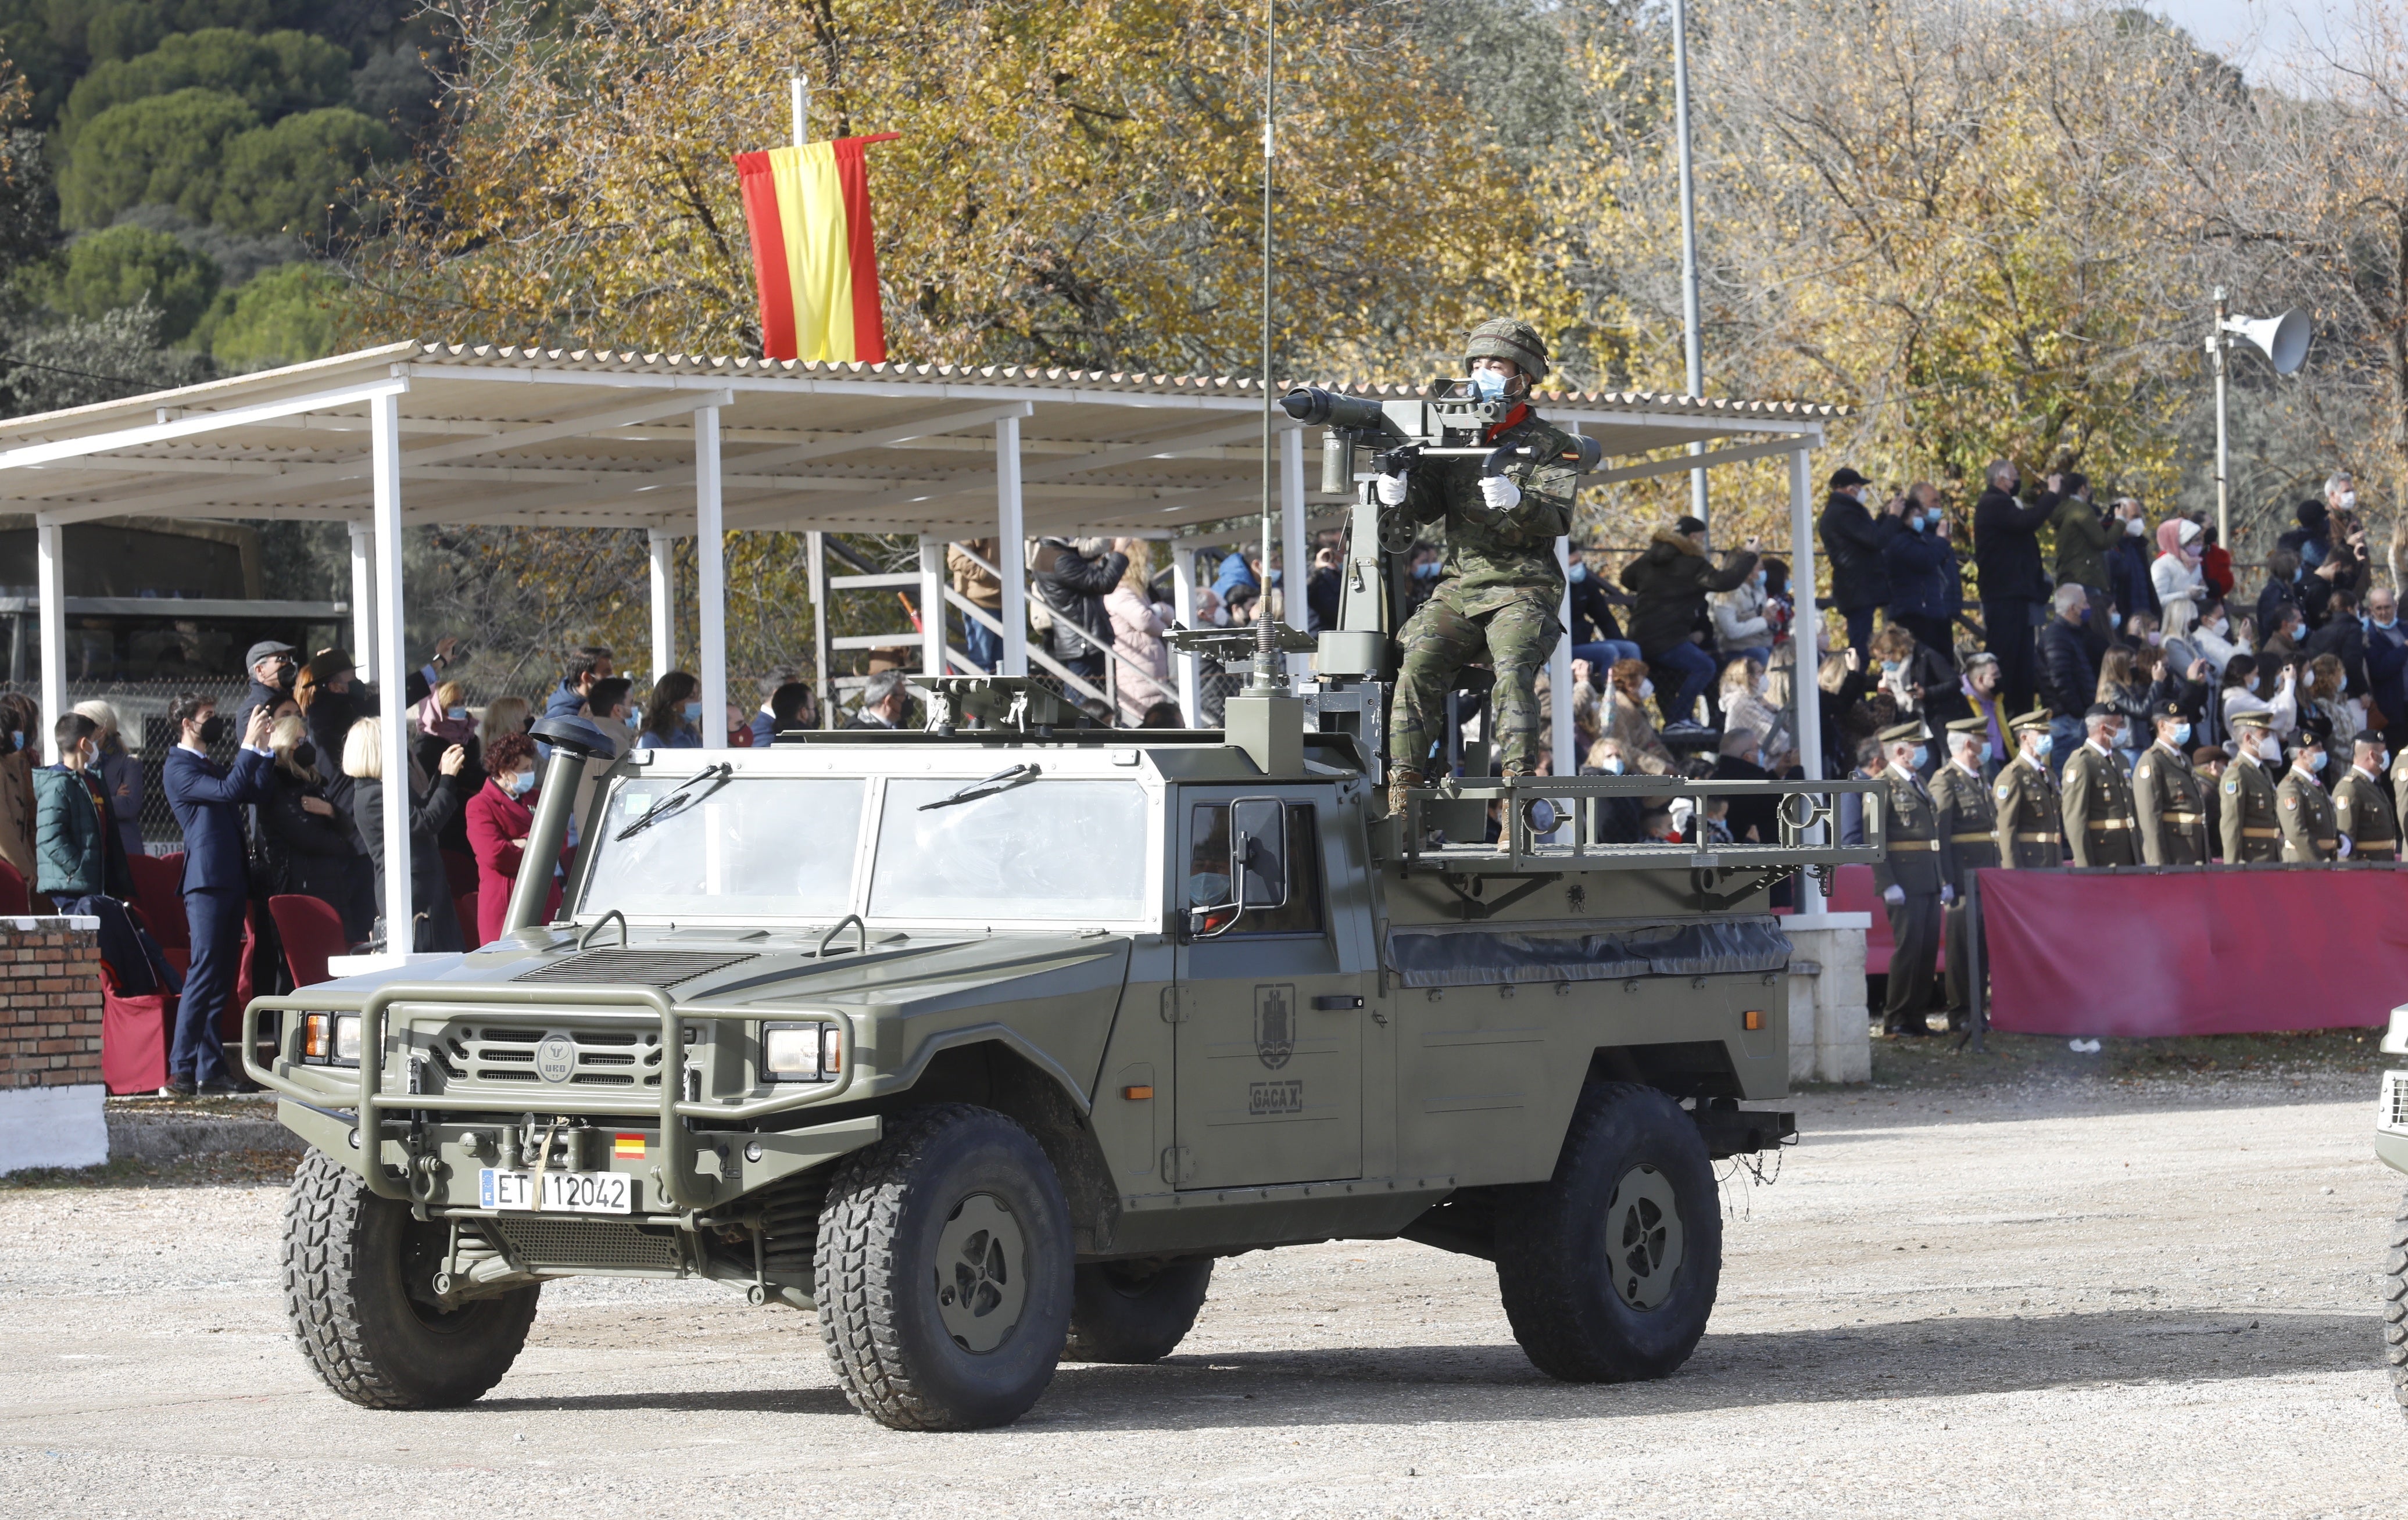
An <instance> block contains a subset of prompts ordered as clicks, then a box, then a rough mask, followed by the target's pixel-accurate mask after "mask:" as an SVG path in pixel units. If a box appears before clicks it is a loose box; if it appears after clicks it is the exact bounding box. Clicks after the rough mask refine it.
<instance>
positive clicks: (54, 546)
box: [27, 517, 67, 886]
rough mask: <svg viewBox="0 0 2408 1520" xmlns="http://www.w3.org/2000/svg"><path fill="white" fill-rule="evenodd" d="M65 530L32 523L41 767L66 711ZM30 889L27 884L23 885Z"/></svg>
mask: <svg viewBox="0 0 2408 1520" xmlns="http://www.w3.org/2000/svg"><path fill="white" fill-rule="evenodd" d="M65 532H66V530H65V529H64V528H62V527H60V526H59V525H58V524H57V523H55V522H52V521H50V519H47V518H41V517H36V519H34V558H35V561H36V568H35V572H34V577H35V587H34V593H35V598H36V601H37V602H39V603H40V604H41V614H40V616H41V624H42V722H41V729H42V735H41V739H40V741H39V743H40V744H41V746H42V755H43V763H45V764H49V765H56V764H57V763H58V762H59V741H58V738H57V736H56V735H54V734H53V733H52V732H50V729H51V726H52V725H53V724H55V723H57V722H58V720H59V715H60V714H61V713H64V712H65V711H66V710H67V565H66V551H65V542H64V540H65ZM27 885H28V886H30V885H32V884H31V883H28V884H27Z"/></svg>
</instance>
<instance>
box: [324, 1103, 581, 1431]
mask: <svg viewBox="0 0 2408 1520" xmlns="http://www.w3.org/2000/svg"><path fill="white" fill-rule="evenodd" d="M450 1243H451V1231H450V1229H449V1227H447V1226H444V1225H440V1224H432V1223H427V1222H423V1221H421V1220H418V1219H413V1218H411V1217H410V1214H409V1205H408V1204H406V1203H401V1202H397V1201H395V1200H392V1199H389V1198H379V1197H378V1196H377V1195H376V1194H374V1193H372V1192H370V1191H368V1186H367V1184H366V1182H365V1181H364V1180H362V1179H361V1177H360V1176H359V1174H358V1173H357V1172H351V1171H348V1170H346V1169H345V1168H343V1167H341V1166H338V1165H337V1164H336V1163H335V1162H334V1161H332V1160H330V1159H328V1158H327V1157H326V1155H325V1153H324V1152H322V1151H315V1150H313V1151H311V1152H309V1154H308V1155H307V1156H305V1157H303V1158H301V1165H300V1166H299V1167H298V1168H297V1169H296V1170H295V1171H294V1173H293V1191H292V1193H291V1195H290V1196H289V1197H288V1198H287V1199H286V1200H285V1205H284V1307H285V1311H286V1313H287V1314H291V1315H292V1318H293V1331H294V1335H296V1336H298V1337H299V1338H300V1342H301V1350H302V1354H303V1355H305V1356H307V1357H308V1358H309V1365H310V1366H311V1367H312V1368H313V1369H315V1370H316V1371H317V1373H318V1376H319V1377H320V1378H321V1379H322V1380H323V1381H324V1383H325V1385H326V1386H327V1387H329V1388H332V1389H334V1390H335V1392H337V1393H338V1394H340V1395H342V1396H343V1397H344V1398H345V1399H350V1400H351V1402H352V1403H355V1404H364V1405H366V1406H367V1407H368V1408H370V1409H448V1408H451V1407H452V1406H454V1405H459V1404H465V1403H468V1402H470V1401H471V1400H473V1399H477V1398H478V1397H480V1395H482V1394H483V1393H484V1392H485V1391H486V1390H487V1389H489V1388H491V1387H492V1386H493V1385H495V1384H496V1383H499V1382H500V1381H501V1380H502V1374H503V1373H505V1372H507V1371H509V1370H510V1363H512V1362H513V1361H516V1360H517V1359H518V1355H519V1348H520V1347H522V1346H523V1345H525V1344H526V1337H527V1327H528V1326H530V1325H532V1324H534V1323H535V1311H536V1300H537V1298H538V1295H540V1294H541V1292H542V1291H543V1289H542V1287H541V1286H540V1285H534V1286H527V1287H522V1288H513V1289H511V1290H510V1291H509V1292H508V1293H504V1294H500V1295H498V1296H496V1297H494V1298H490V1299H475V1300H469V1301H467V1302H466V1303H455V1304H454V1305H452V1307H450V1308H446V1307H445V1306H444V1305H443V1304H442V1302H441V1301H440V1300H437V1297H436V1295H435V1274H436V1273H437V1272H438V1271H441V1270H442V1268H443V1257H444V1253H445V1252H446V1250H447V1249H448V1248H449V1246H450Z"/></svg>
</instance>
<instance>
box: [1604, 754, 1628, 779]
mask: <svg viewBox="0 0 2408 1520" xmlns="http://www.w3.org/2000/svg"><path fill="white" fill-rule="evenodd" d="M1598 770H1600V771H1603V772H1604V773H1605V774H1608V775H1620V774H1622V757H1621V756H1619V755H1609V756H1607V757H1606V760H1605V763H1604V764H1603V765H1600V766H1598Z"/></svg>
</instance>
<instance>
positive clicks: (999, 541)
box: [995, 417, 1028, 675]
mask: <svg viewBox="0 0 2408 1520" xmlns="http://www.w3.org/2000/svg"><path fill="white" fill-rule="evenodd" d="M995 532H996V539H995V567H996V571H997V573H998V574H999V575H1000V576H1001V578H1002V580H1003V607H1002V610H1001V613H1000V615H999V616H1000V618H1001V621H1002V623H1003V669H1002V670H1000V671H998V672H997V673H996V674H997V675H1027V674H1028V540H1027V538H1026V537H1025V533H1026V532H1027V530H1026V528H1025V526H1024V525H1023V519H1022V514H1021V505H1020V419H1018V418H1016V417H1007V418H1003V419H999V420H998V421H996V425H995Z"/></svg>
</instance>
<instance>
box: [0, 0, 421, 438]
mask: <svg viewBox="0 0 2408 1520" xmlns="http://www.w3.org/2000/svg"><path fill="white" fill-rule="evenodd" d="M417 8H418V7H416V6H415V4H404V3H402V0H0V52H5V53H6V55H7V61H8V64H10V65H12V69H11V77H10V78H9V82H8V87H7V95H8V98H7V101H6V102H5V103H0V108H5V113H6V114H5V117H0V413H5V414H7V415H15V414H20V413H23V412H28V411H40V410H48V409H50V408H52V407H58V406H72V405H83V404H85V403H88V402H93V401H100V400H105V399H108V398H109V397H113V396H119V395H124V394H127V393H129V392H130V391H138V390H147V389H150V388H153V387H157V386H166V385H179V384H184V383H188V382H190V381H193V380H196V379H202V378H206V377H208V376H211V375H215V374H223V373H231V372H236V371H241V370H249V369H258V368H264V367H266V366H269V365H273V364H280V363H291V362H297V361H299V360H304V359H311V358H316V357H319V356H321V355H322V354H324V353H326V352H329V351H331V347H332V344H333V334H334V331H335V326H336V322H335V309H334V307H335V303H336V302H337V301H338V300H339V299H340V294H341V290H342V281H341V280H340V278H339V277H337V275H336V273H335V271H334V268H333V265H332V263H330V262H329V260H330V258H331V257H333V256H335V255H338V254H339V253H341V252H342V251H343V250H344V249H346V248H347V247H348V246H349V244H350V242H351V240H353V239H355V238H357V237H358V236H359V235H360V234H362V232H363V231H364V230H365V229H364V228H363V226H362V223H361V210H360V196H359V193H358V187H359V185H360V184H361V182H362V180H363V178H365V177H367V176H370V175H372V174H374V173H375V172H376V170H377V169H378V167H379V166H380V165H383V164H389V163H396V162H399V161H401V160H403V159H405V158H407V156H408V155H409V151H410V149H411V146H412V144H413V143H414V142H415V141H416V140H417V139H418V138H420V137H421V136H422V135H424V134H425V133H426V132H427V131H428V129H429V128H430V127H431V125H432V123H433V121H434V119H435V109H436V107H435V96H436V93H437V83H436V79H435V76H434V73H433V70H432V68H431V67H430V65H429V62H428V61H429V59H430V58H439V55H440V47H441V43H440V39H439V38H438V37H437V36H436V34H435V32H434V30H433V28H432V26H431V24H430V23H429V22H428V21H423V20H420V21H412V20H410V18H411V16H412V15H413V13H414V12H416V10H417Z"/></svg>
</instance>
